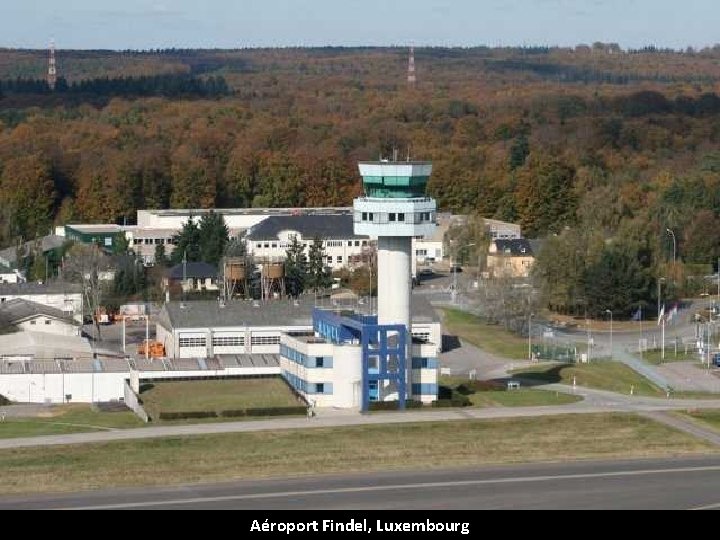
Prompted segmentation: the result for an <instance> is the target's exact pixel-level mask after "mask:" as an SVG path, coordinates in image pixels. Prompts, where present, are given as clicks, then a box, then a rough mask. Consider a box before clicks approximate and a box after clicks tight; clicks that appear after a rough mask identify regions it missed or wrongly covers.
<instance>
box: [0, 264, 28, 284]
mask: <svg viewBox="0 0 720 540" xmlns="http://www.w3.org/2000/svg"><path fill="white" fill-rule="evenodd" d="M26 281H27V280H26V279H25V276H24V275H23V274H22V272H20V270H17V269H12V268H10V267H8V266H5V265H4V264H0V283H25V282H26Z"/></svg>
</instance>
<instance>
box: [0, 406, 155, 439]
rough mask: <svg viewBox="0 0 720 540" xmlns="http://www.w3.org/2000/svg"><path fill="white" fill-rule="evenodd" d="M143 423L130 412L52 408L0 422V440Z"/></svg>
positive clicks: (121, 427) (84, 407)
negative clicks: (38, 413)
mask: <svg viewBox="0 0 720 540" xmlns="http://www.w3.org/2000/svg"><path fill="white" fill-rule="evenodd" d="M144 425H145V424H144V423H143V422H142V421H141V420H140V419H139V418H138V417H137V416H135V414H134V413H133V412H132V411H129V410H128V411H120V412H102V411H97V410H92V408H91V407H90V405H80V404H73V405H52V406H50V407H48V408H47V409H45V410H43V411H41V413H40V416H32V417H22V418H20V417H18V418H15V417H9V418H6V419H5V421H4V422H2V423H0V438H2V439H7V438H13V437H35V436H39V435H60V434H64V433H82V432H89V431H102V430H103V429H124V428H132V427H142V426H144Z"/></svg>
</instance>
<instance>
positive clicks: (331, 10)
mask: <svg viewBox="0 0 720 540" xmlns="http://www.w3.org/2000/svg"><path fill="white" fill-rule="evenodd" d="M51 39H54V40H55V42H56V43H57V47H58V48H59V49H152V48H169V47H178V48H214V47H218V48H246V47H288V46H307V47H309V46H324V45H336V46H337V45H345V46H356V45H367V46H391V45H410V44H414V45H416V46H463V47H467V46H476V45H488V46H516V45H528V46H529V45H549V46H555V45H559V46H574V45H577V44H580V43H586V44H590V43H593V42H595V41H603V42H608V43H619V44H620V46H621V47H623V48H639V47H643V46H646V45H656V46H658V47H672V48H674V49H678V48H685V47H687V46H693V47H697V48H699V47H704V46H711V45H713V44H715V43H718V42H720V1H719V0H684V1H682V2H679V1H678V0H672V1H671V0H412V1H411V0H113V1H110V0H22V1H21V0H0V47H13V48H44V47H46V46H47V44H48V42H49V41H50V40H51Z"/></svg>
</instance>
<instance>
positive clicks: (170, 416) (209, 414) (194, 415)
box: [158, 411, 218, 420]
mask: <svg viewBox="0 0 720 540" xmlns="http://www.w3.org/2000/svg"><path fill="white" fill-rule="evenodd" d="M158 416H159V418H160V420H185V419H199V418H217V416H218V415H217V413H216V412H215V411H177V412H162V411H161V412H160V414H159V415H158Z"/></svg>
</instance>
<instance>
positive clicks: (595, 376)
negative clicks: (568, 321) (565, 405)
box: [513, 361, 666, 397]
mask: <svg viewBox="0 0 720 540" xmlns="http://www.w3.org/2000/svg"><path fill="white" fill-rule="evenodd" d="M513 375H514V376H515V377H517V378H518V379H521V380H524V381H528V383H537V384H550V383H562V384H573V378H574V379H575V382H576V384H577V385H578V386H586V387H588V388H597V389H598V390H609V391H611V392H618V393H620V394H629V393H630V388H631V387H634V394H635V395H640V396H654V397H663V396H665V395H666V394H665V391H663V390H662V389H660V388H658V387H657V386H655V385H654V384H652V383H651V382H650V381H648V380H647V379H646V378H645V377H643V376H642V375H639V374H637V373H636V372H635V371H633V370H632V369H630V368H629V367H627V366H626V365H625V364H621V363H620V362H610V361H597V362H590V363H589V364H551V365H548V364H545V365H541V366H537V367H531V368H523V369H518V370H515V371H513Z"/></svg>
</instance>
